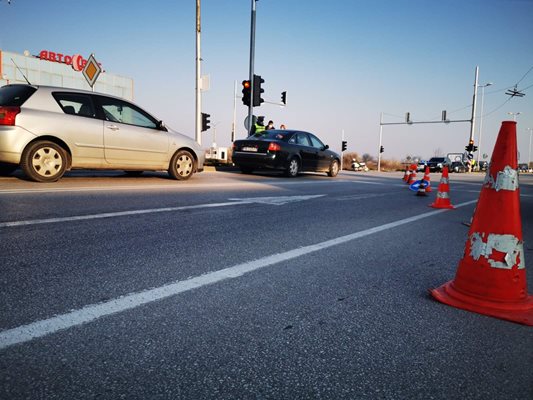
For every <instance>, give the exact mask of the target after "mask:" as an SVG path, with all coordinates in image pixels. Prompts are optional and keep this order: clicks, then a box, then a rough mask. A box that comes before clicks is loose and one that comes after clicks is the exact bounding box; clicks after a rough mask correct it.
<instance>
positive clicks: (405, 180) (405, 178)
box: [402, 167, 410, 182]
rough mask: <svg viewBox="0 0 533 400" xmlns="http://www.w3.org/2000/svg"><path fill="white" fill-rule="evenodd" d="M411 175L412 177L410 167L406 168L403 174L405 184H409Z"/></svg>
mask: <svg viewBox="0 0 533 400" xmlns="http://www.w3.org/2000/svg"><path fill="white" fill-rule="evenodd" d="M409 175H410V173H409V167H406V168H405V172H404V174H403V178H402V179H403V181H404V182H407V181H408V180H409Z"/></svg>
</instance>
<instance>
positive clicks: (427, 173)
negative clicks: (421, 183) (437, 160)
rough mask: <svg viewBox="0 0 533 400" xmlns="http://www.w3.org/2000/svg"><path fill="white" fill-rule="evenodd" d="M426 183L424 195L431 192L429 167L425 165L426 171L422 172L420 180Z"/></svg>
mask: <svg viewBox="0 0 533 400" xmlns="http://www.w3.org/2000/svg"><path fill="white" fill-rule="evenodd" d="M422 179H423V180H425V181H426V182H427V185H426V193H428V192H431V178H430V177H429V167H428V166H427V165H426V170H425V171H424V178H422Z"/></svg>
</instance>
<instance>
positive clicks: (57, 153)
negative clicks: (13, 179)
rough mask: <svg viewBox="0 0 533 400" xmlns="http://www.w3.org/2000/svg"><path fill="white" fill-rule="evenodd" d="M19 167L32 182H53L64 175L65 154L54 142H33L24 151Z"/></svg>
mask: <svg viewBox="0 0 533 400" xmlns="http://www.w3.org/2000/svg"><path fill="white" fill-rule="evenodd" d="M20 166H21V168H22V170H23V171H24V173H25V174H26V176H27V177H28V178H30V179H31V180H33V181H36V182H55V181H57V180H59V179H60V178H61V177H62V176H63V174H64V173H65V170H66V168H67V153H66V152H65V150H64V149H63V148H62V147H61V146H59V145H57V144H55V143H54V142H50V141H47V140H42V141H38V142H34V143H32V144H30V145H29V146H28V147H26V148H25V149H24V152H23V153H22V159H21V163H20Z"/></svg>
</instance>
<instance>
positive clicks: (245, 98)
mask: <svg viewBox="0 0 533 400" xmlns="http://www.w3.org/2000/svg"><path fill="white" fill-rule="evenodd" d="M251 86H252V85H251V84H250V81H247V80H246V81H242V104H244V105H245V106H248V107H249V106H250V93H251V92H250V88H251Z"/></svg>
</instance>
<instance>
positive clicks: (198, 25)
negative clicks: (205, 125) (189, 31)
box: [195, 0, 202, 145]
mask: <svg viewBox="0 0 533 400" xmlns="http://www.w3.org/2000/svg"><path fill="white" fill-rule="evenodd" d="M200 1H201V0H196V115H195V116H196V125H195V126H196V132H195V133H196V135H195V136H196V141H197V142H198V144H199V145H201V144H202V91H201V88H202V83H201V82H202V75H201V73H202V70H201V62H202V57H201V53H200V34H201V33H202V26H201V22H200Z"/></svg>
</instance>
